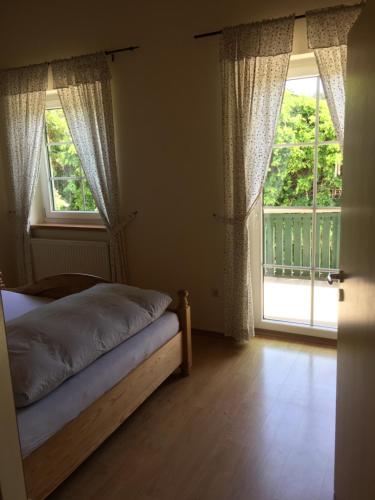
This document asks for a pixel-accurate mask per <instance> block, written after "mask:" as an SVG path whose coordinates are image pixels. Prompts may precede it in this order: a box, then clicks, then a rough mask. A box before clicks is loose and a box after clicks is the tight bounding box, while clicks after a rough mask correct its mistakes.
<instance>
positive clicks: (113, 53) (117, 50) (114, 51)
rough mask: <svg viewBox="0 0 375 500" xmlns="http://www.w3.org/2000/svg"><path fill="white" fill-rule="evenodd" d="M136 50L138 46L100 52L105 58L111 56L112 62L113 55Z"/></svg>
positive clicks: (48, 62) (49, 62)
mask: <svg viewBox="0 0 375 500" xmlns="http://www.w3.org/2000/svg"><path fill="white" fill-rule="evenodd" d="M136 49H140V47H139V45H130V47H123V48H122V49H112V50H104V51H102V53H103V52H104V54H105V55H106V56H111V59H112V61H114V59H115V54H117V53H118V52H125V51H133V50H136ZM51 62H52V61H47V62H46V63H44V64H51Z"/></svg>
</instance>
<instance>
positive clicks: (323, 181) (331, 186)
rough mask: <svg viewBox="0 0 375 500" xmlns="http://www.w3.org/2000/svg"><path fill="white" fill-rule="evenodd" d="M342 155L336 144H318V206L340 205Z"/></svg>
mask: <svg viewBox="0 0 375 500" xmlns="http://www.w3.org/2000/svg"><path fill="white" fill-rule="evenodd" d="M342 165H343V157H342V154H341V150H340V146H339V145H338V144H329V145H325V146H319V149H318V190H317V194H316V204H317V206H318V207H340V206H341V195H342Z"/></svg>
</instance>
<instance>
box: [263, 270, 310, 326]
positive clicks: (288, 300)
mask: <svg viewBox="0 0 375 500" xmlns="http://www.w3.org/2000/svg"><path fill="white" fill-rule="evenodd" d="M275 272H279V273H280V276H269V275H268V276H267V274H269V270H268V271H267V273H266V274H265V275H264V278H263V279H264V281H263V291H264V297H263V307H264V309H263V314H264V318H265V319H271V320H277V321H287V322H290V323H300V324H310V317H311V279H310V273H309V274H308V276H302V277H299V278H298V277H288V276H283V270H282V269H278V270H276V269H275Z"/></svg>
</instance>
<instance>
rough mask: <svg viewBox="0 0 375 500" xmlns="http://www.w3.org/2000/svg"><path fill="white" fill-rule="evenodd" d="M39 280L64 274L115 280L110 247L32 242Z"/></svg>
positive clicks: (99, 244) (38, 240)
mask: <svg viewBox="0 0 375 500" xmlns="http://www.w3.org/2000/svg"><path fill="white" fill-rule="evenodd" d="M31 251H32V259H33V268H34V277H35V279H37V280H38V279H40V278H43V277H44V276H51V275H53V274H60V273H85V274H95V275H96V276H101V277H102V278H105V279H108V280H109V279H110V278H111V271H110V263H109V248H108V243H106V242H104V241H69V240H52V239H45V238H32V239H31Z"/></svg>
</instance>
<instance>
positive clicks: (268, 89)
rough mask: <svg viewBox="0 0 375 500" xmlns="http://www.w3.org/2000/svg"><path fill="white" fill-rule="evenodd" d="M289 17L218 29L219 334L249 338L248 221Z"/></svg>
mask: <svg viewBox="0 0 375 500" xmlns="http://www.w3.org/2000/svg"><path fill="white" fill-rule="evenodd" d="M293 29H294V17H289V18H283V19H277V20H272V21H265V22H261V23H254V24H249V25H242V26H238V27H234V28H226V29H224V30H223V36H222V45H221V54H220V58H221V67H222V99H223V136H224V185H225V193H224V194H225V217H224V222H225V224H226V242H225V286H224V288H225V334H226V335H228V336H232V337H234V338H235V339H237V340H238V341H243V340H248V339H249V338H250V337H251V336H253V335H254V319H253V301H252V289H251V275H250V265H249V258H250V256H249V232H248V224H247V223H248V218H249V214H250V211H251V208H252V207H253V205H254V202H255V201H256V199H257V197H258V196H259V194H260V192H261V189H262V186H263V183H264V180H265V177H266V172H267V168H268V165H269V163H270V160H271V154H272V147H273V142H274V136H275V131H276V125H277V119H278V116H279V112H280V107H281V103H282V97H283V93H284V88H285V82H286V78H287V72H288V66H289V58H290V53H291V51H292V44H293Z"/></svg>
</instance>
